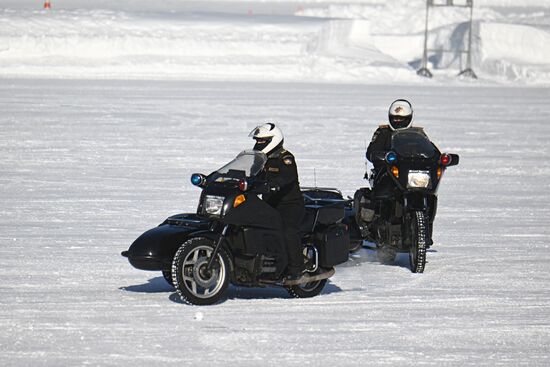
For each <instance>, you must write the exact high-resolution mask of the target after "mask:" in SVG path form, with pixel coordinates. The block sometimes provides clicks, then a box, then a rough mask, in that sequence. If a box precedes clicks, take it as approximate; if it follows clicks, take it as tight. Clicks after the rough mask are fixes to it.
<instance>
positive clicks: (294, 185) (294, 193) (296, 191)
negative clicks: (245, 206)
mask: <svg viewBox="0 0 550 367" xmlns="http://www.w3.org/2000/svg"><path fill="white" fill-rule="evenodd" d="M258 178H259V179H260V180H265V181H266V182H267V185H268V187H269V188H270V190H269V193H267V194H264V195H263V199H264V200H265V201H266V202H267V203H268V204H269V205H271V206H273V207H275V208H277V207H279V206H280V205H281V204H290V203H303V201H304V198H303V196H302V192H301V191H300V182H299V181H298V169H297V167H296V161H295V159H294V156H293V155H292V153H290V152H289V151H287V150H286V149H284V148H282V147H281V148H279V149H277V150H275V151H274V152H272V153H271V154H269V155H268V157H267V162H266V164H265V166H264V170H263V172H262V173H261V174H260V175H259V177H258Z"/></svg>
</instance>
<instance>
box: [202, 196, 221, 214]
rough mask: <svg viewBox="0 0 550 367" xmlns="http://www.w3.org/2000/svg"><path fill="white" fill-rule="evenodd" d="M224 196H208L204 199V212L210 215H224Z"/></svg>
mask: <svg viewBox="0 0 550 367" xmlns="http://www.w3.org/2000/svg"><path fill="white" fill-rule="evenodd" d="M224 199H225V198H224V197H223V196H213V195H206V197H205V198H204V211H205V212H206V214H210V215H217V216H221V215H222V208H223V201H224Z"/></svg>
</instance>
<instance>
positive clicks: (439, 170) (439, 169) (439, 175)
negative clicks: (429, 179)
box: [437, 167, 443, 180]
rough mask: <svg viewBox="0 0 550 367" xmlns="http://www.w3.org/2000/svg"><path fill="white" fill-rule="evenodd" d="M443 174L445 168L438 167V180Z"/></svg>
mask: <svg viewBox="0 0 550 367" xmlns="http://www.w3.org/2000/svg"><path fill="white" fill-rule="evenodd" d="M441 175H443V168H441V167H437V179H438V180H439V179H440V178H441Z"/></svg>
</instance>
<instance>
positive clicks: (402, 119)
mask: <svg viewBox="0 0 550 367" xmlns="http://www.w3.org/2000/svg"><path fill="white" fill-rule="evenodd" d="M412 118H413V108H412V105H411V103H410V102H409V101H407V100H406V99H397V100H395V101H393V103H392V104H391V105H390V109H389V111H388V119H389V122H390V127H391V129H392V130H404V129H408V128H409V127H411V124H412Z"/></svg>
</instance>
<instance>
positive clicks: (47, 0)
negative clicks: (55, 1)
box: [44, 0, 52, 9]
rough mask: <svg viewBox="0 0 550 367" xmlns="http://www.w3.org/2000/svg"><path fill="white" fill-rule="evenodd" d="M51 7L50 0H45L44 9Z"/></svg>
mask: <svg viewBox="0 0 550 367" xmlns="http://www.w3.org/2000/svg"><path fill="white" fill-rule="evenodd" d="M51 8H52V4H51V3H50V0H45V1H44V9H51Z"/></svg>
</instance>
